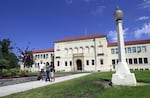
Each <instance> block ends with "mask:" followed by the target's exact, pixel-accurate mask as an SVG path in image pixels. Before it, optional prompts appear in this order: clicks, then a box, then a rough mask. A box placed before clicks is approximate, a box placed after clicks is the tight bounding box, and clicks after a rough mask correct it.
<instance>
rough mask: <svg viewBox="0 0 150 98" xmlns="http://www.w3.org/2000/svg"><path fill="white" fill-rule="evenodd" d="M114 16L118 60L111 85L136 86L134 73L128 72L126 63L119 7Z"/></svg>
mask: <svg viewBox="0 0 150 98" xmlns="http://www.w3.org/2000/svg"><path fill="white" fill-rule="evenodd" d="M114 17H115V20H116V25H117V33H118V52H119V53H118V57H119V62H118V65H117V67H116V73H115V74H113V75H112V85H123V86H136V78H135V75H134V73H130V70H129V68H128V64H127V63H126V57H125V48H124V38H123V29H122V18H123V12H122V11H121V10H120V9H119V7H118V8H117V9H116V11H115V13H114Z"/></svg>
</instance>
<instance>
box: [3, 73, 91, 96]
mask: <svg viewBox="0 0 150 98" xmlns="http://www.w3.org/2000/svg"><path fill="white" fill-rule="evenodd" d="M89 74H90V73H81V74H75V75H68V76H63V77H57V78H55V81H54V82H45V81H33V82H26V83H21V84H15V85H9V86H3V87H0V97H2V96H6V95H9V94H13V93H18V92H22V91H26V90H30V89H33V88H38V87H42V86H46V85H50V84H54V83H59V82H62V81H66V80H70V79H75V78H79V77H81V76H86V75H89Z"/></svg>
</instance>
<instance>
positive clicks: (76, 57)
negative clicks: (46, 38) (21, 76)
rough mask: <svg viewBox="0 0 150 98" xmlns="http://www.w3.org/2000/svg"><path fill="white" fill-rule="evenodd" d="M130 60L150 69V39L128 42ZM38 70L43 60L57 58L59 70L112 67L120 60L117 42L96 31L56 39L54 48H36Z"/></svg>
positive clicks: (134, 67)
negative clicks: (109, 40) (91, 33)
mask: <svg viewBox="0 0 150 98" xmlns="http://www.w3.org/2000/svg"><path fill="white" fill-rule="evenodd" d="M125 51H126V58H127V59H126V61H127V63H128V65H129V68H130V69H132V70H150V39H147V40H136V41H127V42H125ZM33 56H34V60H35V64H34V65H33V66H32V68H33V69H32V70H33V71H36V70H37V66H38V64H39V63H40V61H41V60H42V61H43V62H44V63H46V62H49V63H50V62H53V56H54V65H55V70H56V71H110V70H114V68H115V65H117V62H118V47H117V43H109V42H108V39H107V36H106V35H102V34H93V35H87V36H79V37H73V38H65V39H62V40H57V41H55V42H54V49H42V50H33Z"/></svg>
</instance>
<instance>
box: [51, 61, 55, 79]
mask: <svg viewBox="0 0 150 98" xmlns="http://www.w3.org/2000/svg"><path fill="white" fill-rule="evenodd" d="M54 72H55V66H54V63H53V62H51V66H50V78H51V81H55V75H54Z"/></svg>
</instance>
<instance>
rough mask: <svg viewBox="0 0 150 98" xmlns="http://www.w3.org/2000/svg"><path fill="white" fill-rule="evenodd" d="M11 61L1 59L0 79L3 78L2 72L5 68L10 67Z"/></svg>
mask: <svg viewBox="0 0 150 98" xmlns="http://www.w3.org/2000/svg"><path fill="white" fill-rule="evenodd" d="M8 64H9V61H8V60H5V59H2V58H0V77H2V71H3V69H4V68H6V67H8Z"/></svg>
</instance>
